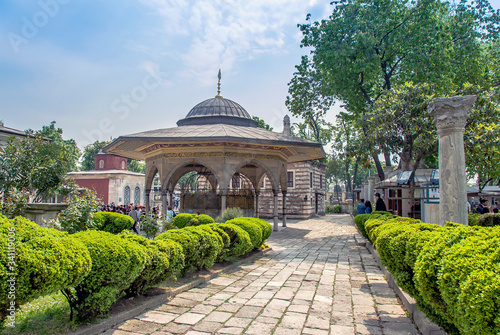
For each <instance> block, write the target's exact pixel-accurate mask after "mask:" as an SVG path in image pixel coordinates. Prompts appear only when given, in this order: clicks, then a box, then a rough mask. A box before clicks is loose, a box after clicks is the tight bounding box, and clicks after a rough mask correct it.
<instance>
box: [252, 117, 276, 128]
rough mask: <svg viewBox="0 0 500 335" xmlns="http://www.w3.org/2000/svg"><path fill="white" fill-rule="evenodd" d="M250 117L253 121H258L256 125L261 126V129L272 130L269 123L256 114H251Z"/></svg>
mask: <svg viewBox="0 0 500 335" xmlns="http://www.w3.org/2000/svg"><path fill="white" fill-rule="evenodd" d="M252 119H253V120H254V121H257V122H258V123H259V125H258V126H257V127H259V128H262V129H265V130H269V131H272V130H273V127H271V126H270V125H268V124H267V123H266V122H265V121H264V120H263V119H261V118H260V117H258V116H252Z"/></svg>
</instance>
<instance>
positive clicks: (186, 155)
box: [155, 151, 286, 162]
mask: <svg viewBox="0 0 500 335" xmlns="http://www.w3.org/2000/svg"><path fill="white" fill-rule="evenodd" d="M198 157H200V158H207V157H209V158H211V157H230V158H250V159H268V160H276V161H282V162H286V160H285V159H283V158H282V157H280V156H278V155H265V154H251V153H246V152H223V151H213V152H169V153H164V154H162V155H158V156H155V159H158V158H198Z"/></svg>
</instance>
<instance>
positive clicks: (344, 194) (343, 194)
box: [342, 190, 346, 202]
mask: <svg viewBox="0 0 500 335" xmlns="http://www.w3.org/2000/svg"><path fill="white" fill-rule="evenodd" d="M345 198H346V193H345V190H342V202H345Z"/></svg>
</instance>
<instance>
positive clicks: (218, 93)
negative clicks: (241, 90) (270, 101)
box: [215, 69, 222, 98]
mask: <svg viewBox="0 0 500 335" xmlns="http://www.w3.org/2000/svg"><path fill="white" fill-rule="evenodd" d="M218 77H219V82H218V83H217V95H216V96H215V97H216V98H222V95H220V77H221V74H220V69H219V75H218Z"/></svg>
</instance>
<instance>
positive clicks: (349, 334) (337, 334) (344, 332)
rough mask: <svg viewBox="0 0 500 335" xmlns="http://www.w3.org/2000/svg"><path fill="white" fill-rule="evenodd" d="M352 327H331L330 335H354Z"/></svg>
mask: <svg viewBox="0 0 500 335" xmlns="http://www.w3.org/2000/svg"><path fill="white" fill-rule="evenodd" d="M354 334H355V331H354V326H340V325H332V326H331V328H330V335H354Z"/></svg>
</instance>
